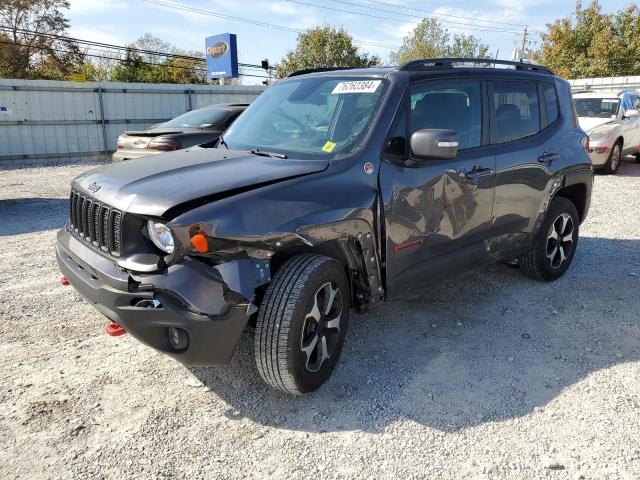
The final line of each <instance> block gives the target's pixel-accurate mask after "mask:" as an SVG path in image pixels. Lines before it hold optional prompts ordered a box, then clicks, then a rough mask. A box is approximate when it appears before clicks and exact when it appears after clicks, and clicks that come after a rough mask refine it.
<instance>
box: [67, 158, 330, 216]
mask: <svg viewBox="0 0 640 480" xmlns="http://www.w3.org/2000/svg"><path fill="white" fill-rule="evenodd" d="M328 165H329V161H328V160H294V159H280V158H269V157H263V156H257V155H252V154H250V153H248V152H241V151H232V150H223V149H216V148H195V149H187V150H178V151H176V152H171V153H166V154H161V155H156V156H154V157H147V158H141V159H138V160H135V161H129V162H122V163H118V164H113V165H108V166H105V167H100V168H97V169H95V170H91V171H89V172H87V173H84V174H83V175H80V176H79V177H77V178H76V179H74V181H73V183H72V187H73V188H74V189H77V190H81V191H83V192H85V193H87V194H88V195H90V196H91V197H93V198H95V199H96V200H98V201H99V202H103V203H105V204H107V205H110V206H112V207H115V208H117V209H119V210H122V211H125V212H130V213H137V214H142V215H148V216H153V217H162V216H163V214H164V213H165V212H167V210H169V209H171V208H174V207H177V206H179V205H181V204H183V203H186V202H191V201H195V200H199V199H208V198H209V199H212V198H217V197H219V196H220V195H224V193H225V192H229V194H232V193H233V191H234V190H238V189H243V190H246V189H247V188H251V187H252V186H255V188H258V187H260V186H263V185H265V184H269V183H274V182H277V181H282V180H286V179H290V178H293V177H299V176H302V175H308V174H310V173H315V172H320V171H322V170H324V169H326V168H327V166H328Z"/></svg>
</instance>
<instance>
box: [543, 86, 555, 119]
mask: <svg viewBox="0 0 640 480" xmlns="http://www.w3.org/2000/svg"><path fill="white" fill-rule="evenodd" d="M542 92H543V95H544V105H545V108H546V109H547V125H551V124H552V123H553V122H555V121H556V120H557V119H558V115H559V114H558V97H557V96H556V89H555V87H554V86H553V85H548V84H545V85H543V87H542Z"/></svg>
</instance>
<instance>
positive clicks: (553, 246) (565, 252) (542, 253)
mask: <svg viewBox="0 0 640 480" xmlns="http://www.w3.org/2000/svg"><path fill="white" fill-rule="evenodd" d="M579 223H580V221H579V218H578V211H577V210H576V207H575V205H574V204H573V202H572V201H571V200H569V199H566V198H563V197H555V198H553V199H552V200H551V203H550V204H549V208H548V210H547V213H546V215H545V219H544V221H543V222H542V226H541V227H540V230H538V233H537V234H536V236H535V237H534V239H533V244H532V245H531V248H530V249H529V251H528V252H527V253H525V254H524V255H522V256H521V257H520V258H519V259H518V264H519V265H520V270H522V272H523V273H524V274H526V275H528V276H530V277H532V278H535V279H537V280H542V281H546V282H550V281H553V280H556V279H558V278H560V277H561V276H562V275H563V274H564V272H566V271H567V268H569V265H570V264H571V260H573V255H574V254H575V252H576V247H577V245H578V228H579Z"/></svg>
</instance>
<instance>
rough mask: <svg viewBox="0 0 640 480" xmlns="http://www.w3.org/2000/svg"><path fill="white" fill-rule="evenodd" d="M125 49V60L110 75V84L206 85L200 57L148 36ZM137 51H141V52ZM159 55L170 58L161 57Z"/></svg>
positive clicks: (202, 60)
mask: <svg viewBox="0 0 640 480" xmlns="http://www.w3.org/2000/svg"><path fill="white" fill-rule="evenodd" d="M127 47H129V49H128V50H127V53H126V55H125V58H124V59H123V60H122V62H120V64H119V65H117V66H115V67H114V68H113V70H112V72H111V80H113V81H118V82H141V83H206V73H205V71H204V56H203V55H202V53H199V52H190V51H186V50H181V49H179V48H177V47H176V46H174V45H172V44H170V43H168V42H165V41H164V40H162V39H160V38H157V37H154V36H152V35H151V34H149V33H147V34H145V35H143V36H142V37H140V38H139V39H138V40H136V41H135V42H133V43H130V44H129V45H127ZM136 50H144V52H140V51H136ZM162 53H166V54H170V55H173V56H167V55H162ZM192 57H193V58H192Z"/></svg>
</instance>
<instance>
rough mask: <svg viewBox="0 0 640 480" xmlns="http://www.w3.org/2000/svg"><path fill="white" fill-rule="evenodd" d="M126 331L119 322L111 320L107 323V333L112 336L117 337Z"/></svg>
mask: <svg viewBox="0 0 640 480" xmlns="http://www.w3.org/2000/svg"><path fill="white" fill-rule="evenodd" d="M125 333H127V331H126V330H125V329H124V328H122V327H121V326H120V324H119V323H116V322H111V323H109V325H107V335H110V336H112V337H119V336H120V335H124V334H125Z"/></svg>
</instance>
